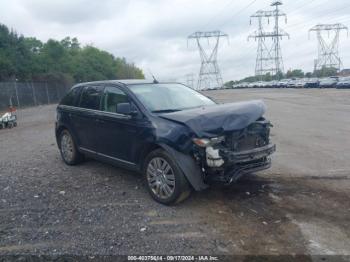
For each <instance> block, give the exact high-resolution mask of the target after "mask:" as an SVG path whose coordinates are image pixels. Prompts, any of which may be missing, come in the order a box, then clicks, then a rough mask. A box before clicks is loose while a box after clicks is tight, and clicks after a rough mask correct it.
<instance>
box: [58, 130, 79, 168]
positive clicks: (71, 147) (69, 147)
mask: <svg viewBox="0 0 350 262" xmlns="http://www.w3.org/2000/svg"><path fill="white" fill-rule="evenodd" d="M59 138H60V139H59V145H60V152H61V156H62V159H63V161H64V162H65V163H66V164H67V165H76V164H78V163H80V162H81V161H82V160H83V155H82V154H81V153H80V152H79V151H78V150H77V147H76V145H75V143H74V140H73V137H72V135H71V134H70V133H69V131H68V130H66V129H65V130H63V131H62V132H61V133H60V136H59Z"/></svg>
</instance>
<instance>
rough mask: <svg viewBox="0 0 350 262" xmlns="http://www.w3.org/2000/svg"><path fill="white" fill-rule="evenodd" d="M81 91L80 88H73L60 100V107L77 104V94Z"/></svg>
mask: <svg viewBox="0 0 350 262" xmlns="http://www.w3.org/2000/svg"><path fill="white" fill-rule="evenodd" d="M80 90H81V86H78V87H74V88H73V89H72V90H70V91H69V92H68V94H66V95H65V96H64V97H63V98H62V100H61V103H60V104H61V105H66V106H75V105H76V102H77V98H78V97H79V93H80Z"/></svg>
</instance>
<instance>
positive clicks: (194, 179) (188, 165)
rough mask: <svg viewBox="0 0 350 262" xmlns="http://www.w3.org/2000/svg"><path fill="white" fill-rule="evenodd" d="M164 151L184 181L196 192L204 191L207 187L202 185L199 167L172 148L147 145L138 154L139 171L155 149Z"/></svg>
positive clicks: (161, 145) (189, 157) (189, 158)
mask: <svg viewBox="0 0 350 262" xmlns="http://www.w3.org/2000/svg"><path fill="white" fill-rule="evenodd" d="M159 148H161V149H163V150H165V151H166V152H167V153H168V154H169V155H170V156H172V157H173V159H174V161H175V162H176V164H177V165H178V167H179V168H180V170H181V171H182V172H183V174H184V175H185V177H186V179H187V180H188V182H189V183H190V185H191V186H192V187H193V188H194V189H195V190H197V191H200V190H203V189H206V188H207V187H208V185H207V184H205V183H204V180H203V176H202V171H201V169H200V167H199V166H198V165H197V164H196V162H195V161H194V159H193V158H192V157H191V156H190V155H187V154H184V153H181V152H179V151H177V150H175V149H173V148H172V147H170V146H168V145H166V144H162V143H160V144H149V145H148V147H147V149H146V150H145V151H143V155H142V153H141V154H140V170H141V171H142V170H143V168H144V164H145V160H146V157H147V155H148V154H149V153H150V152H152V151H154V150H156V149H159Z"/></svg>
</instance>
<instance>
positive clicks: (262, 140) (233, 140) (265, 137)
mask: <svg viewBox="0 0 350 262" xmlns="http://www.w3.org/2000/svg"><path fill="white" fill-rule="evenodd" d="M269 133H270V128H269V123H268V122H266V121H263V122H258V121H257V122H254V123H252V124H251V125H249V126H248V127H247V128H245V129H243V130H239V131H234V132H230V133H228V134H227V135H226V137H225V147H227V148H229V149H230V150H232V151H236V152H237V151H245V150H251V149H254V148H257V147H262V146H265V145H267V144H268V143H269Z"/></svg>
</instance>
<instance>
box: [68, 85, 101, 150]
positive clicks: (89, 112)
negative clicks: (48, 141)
mask: <svg viewBox="0 0 350 262" xmlns="http://www.w3.org/2000/svg"><path fill="white" fill-rule="evenodd" d="M102 91H103V86H101V85H91V86H85V87H84V88H83V90H82V91H81V95H80V100H79V105H78V108H77V109H76V110H75V113H74V114H73V115H72V116H71V118H72V123H73V126H74V130H75V133H76V134H77V137H78V145H79V147H80V148H81V150H83V151H84V150H85V151H88V152H89V151H92V152H95V151H96V136H97V134H96V121H97V115H98V112H99V111H98V110H99V109H100V103H101V95H102Z"/></svg>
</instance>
